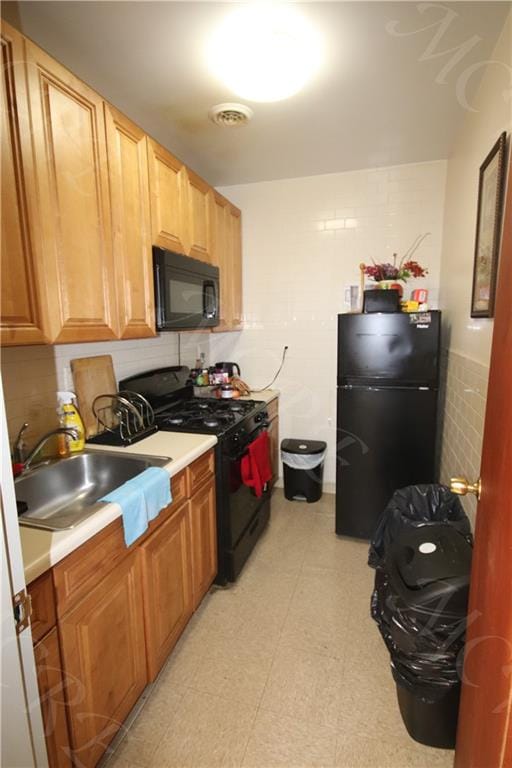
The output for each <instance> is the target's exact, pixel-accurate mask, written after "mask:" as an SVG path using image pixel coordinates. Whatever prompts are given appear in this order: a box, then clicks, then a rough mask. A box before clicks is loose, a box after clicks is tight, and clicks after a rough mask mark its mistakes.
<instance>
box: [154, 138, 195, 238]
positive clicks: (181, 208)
mask: <svg viewBox="0 0 512 768" xmlns="http://www.w3.org/2000/svg"><path fill="white" fill-rule="evenodd" d="M147 141H148V162H149V190H150V196H151V197H150V201H151V230H152V241H153V245H159V246H160V247H161V248H167V249H168V250H169V251H176V252H177V253H185V252H186V234H185V200H184V198H185V193H186V188H185V173H186V171H185V166H184V165H183V163H181V162H180V161H179V160H178V159H177V158H175V157H174V156H173V155H171V153H170V152H168V151H167V150H166V149H164V147H162V146H160V144H157V142H156V141H153V139H150V138H148V140H147Z"/></svg>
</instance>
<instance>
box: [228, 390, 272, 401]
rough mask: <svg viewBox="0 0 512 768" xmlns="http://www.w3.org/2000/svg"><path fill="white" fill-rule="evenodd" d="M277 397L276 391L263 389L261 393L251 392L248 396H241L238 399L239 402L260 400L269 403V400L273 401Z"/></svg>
mask: <svg viewBox="0 0 512 768" xmlns="http://www.w3.org/2000/svg"><path fill="white" fill-rule="evenodd" d="M276 397H279V390H278V389H264V390H263V392H251V394H250V395H243V396H242V397H240V398H238V399H239V400H262V401H263V402H265V403H270V401H271V400H275V399H276Z"/></svg>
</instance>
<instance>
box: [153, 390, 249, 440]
mask: <svg viewBox="0 0 512 768" xmlns="http://www.w3.org/2000/svg"><path fill="white" fill-rule="evenodd" d="M263 406H264V403H263V402H261V401H259V400H213V399H211V400H210V399H207V398H204V399H203V398H200V397H196V398H191V399H189V400H179V401H177V402H176V403H175V404H174V405H172V406H170V407H168V408H165V409H164V410H162V411H160V413H158V414H157V416H156V423H157V425H158V427H159V429H162V430H166V431H171V432H180V431H181V432H207V433H209V434H214V435H221V434H224V433H226V432H228V431H229V430H230V429H231V428H232V427H234V426H235V425H238V424H240V423H241V422H242V421H243V420H244V419H245V418H246V417H248V416H250V415H251V414H253V413H255V412H256V411H258V410H260V409H261V408H262V407H263Z"/></svg>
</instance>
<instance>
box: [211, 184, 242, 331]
mask: <svg viewBox="0 0 512 768" xmlns="http://www.w3.org/2000/svg"><path fill="white" fill-rule="evenodd" d="M211 210H212V221H213V254H214V256H213V261H214V263H215V264H217V265H218V267H219V270H220V323H219V325H218V326H216V327H215V328H213V329H212V330H213V331H217V332H219V331H236V330H240V328H241V327H242V231H241V214H240V211H239V210H238V208H235V206H234V205H231V203H229V201H228V200H226V199H225V198H224V197H222V195H219V193H218V192H213V202H212V207H211Z"/></svg>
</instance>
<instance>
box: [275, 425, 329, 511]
mask: <svg viewBox="0 0 512 768" xmlns="http://www.w3.org/2000/svg"><path fill="white" fill-rule="evenodd" d="M326 450H327V443H325V442H324V441H323V440H292V439H290V438H288V439H286V440H283V441H282V443H281V459H282V462H283V476H284V495H285V497H286V498H287V499H288V500H289V501H293V500H300V501H307V502H308V504H311V503H312V502H314V501H318V500H319V499H320V497H321V496H322V481H323V476H324V460H325V453H326Z"/></svg>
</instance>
